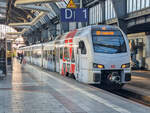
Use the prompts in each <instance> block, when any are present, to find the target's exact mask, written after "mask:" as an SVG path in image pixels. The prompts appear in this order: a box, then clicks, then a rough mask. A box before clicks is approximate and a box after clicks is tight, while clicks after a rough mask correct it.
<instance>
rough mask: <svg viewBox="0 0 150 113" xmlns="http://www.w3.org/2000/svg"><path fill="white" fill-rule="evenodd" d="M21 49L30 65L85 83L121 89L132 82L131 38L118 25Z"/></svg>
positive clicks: (95, 27) (97, 27)
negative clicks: (103, 84)
mask: <svg viewBox="0 0 150 113" xmlns="http://www.w3.org/2000/svg"><path fill="white" fill-rule="evenodd" d="M21 50H23V51H24V55H25V56H24V58H25V59H26V61H27V62H28V63H31V64H35V65H38V66H40V67H43V68H45V69H48V70H50V71H54V72H58V73H60V74H61V75H63V76H71V77H73V78H75V79H76V80H78V81H81V82H84V83H88V84H101V83H106V84H107V85H110V86H117V87H120V86H122V85H123V84H125V83H127V82H128V81H130V80H131V70H130V49H129V44H128V39H127V37H126V35H125V34H124V33H123V31H122V30H120V29H119V28H118V27H115V26H106V25H93V26H88V27H85V28H81V29H76V30H73V31H70V32H68V33H65V34H63V35H62V36H58V37H57V38H56V39H55V40H54V41H52V42H48V43H43V44H37V45H32V46H27V47H24V48H21Z"/></svg>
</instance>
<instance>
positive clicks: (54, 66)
mask: <svg viewBox="0 0 150 113" xmlns="http://www.w3.org/2000/svg"><path fill="white" fill-rule="evenodd" d="M56 57H57V56H56V48H54V50H53V71H54V72H56Z"/></svg>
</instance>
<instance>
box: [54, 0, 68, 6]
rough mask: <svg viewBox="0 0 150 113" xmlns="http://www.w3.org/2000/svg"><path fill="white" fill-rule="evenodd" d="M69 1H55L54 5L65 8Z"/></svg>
mask: <svg viewBox="0 0 150 113" xmlns="http://www.w3.org/2000/svg"><path fill="white" fill-rule="evenodd" d="M68 3H69V0H64V1H63V2H56V5H57V6H58V7H59V8H66V6H67V4H68Z"/></svg>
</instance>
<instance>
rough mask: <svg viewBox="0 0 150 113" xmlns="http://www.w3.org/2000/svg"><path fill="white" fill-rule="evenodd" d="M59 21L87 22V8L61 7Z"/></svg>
mask: <svg viewBox="0 0 150 113" xmlns="http://www.w3.org/2000/svg"><path fill="white" fill-rule="evenodd" d="M61 22H88V9H86V8H73V9H71V8H62V9H61Z"/></svg>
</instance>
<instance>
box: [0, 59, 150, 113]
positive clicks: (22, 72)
mask: <svg viewBox="0 0 150 113" xmlns="http://www.w3.org/2000/svg"><path fill="white" fill-rule="evenodd" d="M0 113H150V108H149V107H147V106H145V105H142V104H139V103H136V102H133V101H131V100H128V99H125V98H123V97H120V96H117V95H115V94H112V93H110V92H107V91H105V90H102V89H99V88H95V87H93V86H90V85H86V84H82V83H79V82H77V81H75V80H72V79H70V78H66V77H62V76H60V75H58V74H57V73H52V72H49V71H46V70H42V69H40V68H38V67H35V66H32V65H28V64H25V65H21V64H19V62H18V61H17V60H16V59H14V61H13V70H12V71H9V73H8V76H7V77H6V79H5V80H2V81H0Z"/></svg>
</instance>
